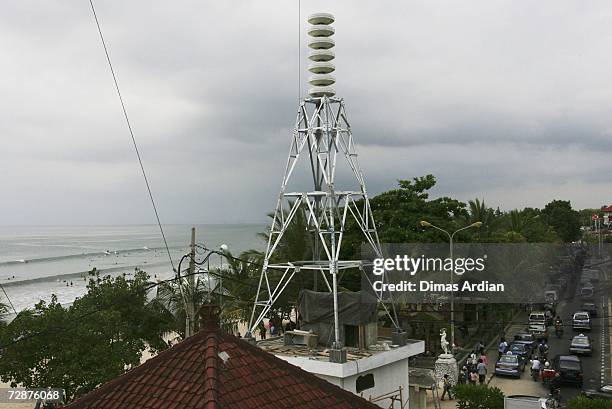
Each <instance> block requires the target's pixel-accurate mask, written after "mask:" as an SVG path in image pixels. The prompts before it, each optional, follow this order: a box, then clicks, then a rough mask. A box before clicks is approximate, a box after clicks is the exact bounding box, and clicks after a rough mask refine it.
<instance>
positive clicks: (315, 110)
mask: <svg viewBox="0 0 612 409" xmlns="http://www.w3.org/2000/svg"><path fill="white" fill-rule="evenodd" d="M334 21H335V19H334V16H333V15H331V14H328V13H317V14H312V15H311V16H309V17H308V22H309V23H310V26H309V29H308V35H309V37H310V39H309V41H308V46H309V47H310V49H311V50H310V53H309V56H308V58H309V60H310V61H311V63H310V64H309V66H308V71H310V72H311V74H312V75H311V76H310V78H309V80H308V82H309V83H310V85H311V87H310V89H309V91H308V94H309V97H306V98H304V99H303V100H301V101H300V106H299V108H298V113H297V119H296V122H295V128H294V129H293V135H292V137H291V139H290V140H291V147H290V150H289V156H288V158H287V165H286V167H285V173H284V176H283V179H282V183H281V187H280V193H279V196H278V200H277V202H276V208H275V211H274V217H273V220H272V225H271V226H270V233H269V235H268V244H267V247H266V253H265V257H264V262H263V267H262V271H261V276H260V277H259V285H258V289H257V294H256V295H255V303H254V305H253V311H252V313H251V319H250V320H249V329H248V332H247V333H246V335H245V337H246V338H249V339H251V340H253V334H254V333H255V330H256V329H257V326H258V325H259V324H260V323H261V322H262V320H263V319H264V318H265V317H266V316H267V315H268V314H269V313H270V311H271V309H272V306H273V305H274V303H275V302H276V301H277V300H278V298H279V297H280V296H281V294H282V293H283V291H284V290H285V289H286V288H287V286H288V285H289V282H290V281H291V280H292V279H293V277H294V276H295V275H296V274H305V273H307V272H310V273H313V272H314V273H315V274H317V275H318V274H320V275H321V276H322V278H323V282H324V284H325V287H326V290H327V291H328V292H329V293H331V294H332V295H333V306H334V342H333V346H332V349H331V350H330V361H332V362H346V349H345V348H343V339H342V338H341V332H340V322H339V312H338V310H339V308H338V274H339V272H342V271H344V270H351V269H353V270H354V269H358V270H360V271H363V267H364V262H363V261H362V260H341V259H340V254H341V251H340V249H341V246H342V240H343V237H344V232H345V226H346V222H347V219H353V221H354V222H355V224H356V225H357V226H359V228H360V230H361V232H362V233H363V239H364V242H365V243H367V244H368V245H369V248H370V250H372V253H373V254H374V255H376V257H382V251H381V247H380V243H379V240H378V233H377V231H376V224H375V223H374V216H373V214H372V209H371V207H370V201H369V199H368V194H367V191H366V187H365V180H364V177H363V173H362V171H361V167H360V166H359V162H358V160H357V152H356V150H355V143H354V141H353V134H352V132H351V127H350V125H349V122H348V119H347V114H346V110H345V105H344V100H343V99H341V98H338V97H336V96H335V95H336V90H335V89H334V87H333V85H334V84H335V82H336V79H335V77H334V76H333V75H332V73H333V72H334V71H335V69H336V67H335V66H334V64H333V63H332V62H331V61H332V60H334V58H335V54H334V51H333V48H334V47H335V42H334V40H333V38H331V37H332V36H333V35H334V33H335V30H334V28H333V27H332V26H331V24H332V23H334ZM300 161H302V162H304V161H307V163H308V165H307V166H308V167H309V168H310V172H308V173H309V174H310V175H311V177H312V181H313V186H311V187H310V188H309V189H308V190H305V191H290V190H289V189H290V188H291V187H292V186H293V185H292V182H293V179H295V177H294V172H295V171H297V169H298V167H296V165H297V164H298V162H300ZM340 167H345V168H347V169H348V170H349V171H350V174H352V176H353V184H352V185H353V186H355V189H353V190H351V189H350V188H348V189H347V188H346V186H343V187H344V188H343V189H341V188H339V187H338V186H336V170H337V169H338V168H340ZM300 171H301V170H300ZM286 209H289V210H288V211H287V210H286ZM298 212H300V213H302V214H303V215H304V220H306V221H307V223H308V225H307V230H308V232H309V233H310V234H311V235H312V240H313V242H314V250H313V257H312V260H307V261H301V260H288V261H286V262H280V263H279V262H274V261H273V260H275V258H276V257H275V256H276V254H275V252H276V250H277V248H279V243H281V242H282V241H283V239H284V235H285V232H286V231H287V228H288V227H289V226H290V225H291V223H292V221H293V219H294V217H295V215H296V214H298ZM270 272H274V273H270ZM278 277H280V279H278ZM366 278H367V276H366ZM275 279H276V282H274V281H275ZM383 279H384V277H383ZM375 295H376V297H377V299H378V302H379V304H381V305H382V306H383V308H384V309H385V311H386V312H387V315H389V318H390V321H391V322H392V323H393V325H394V326H395V328H396V329H397V330H398V331H400V332H401V329H400V328H399V326H398V320H397V314H396V313H395V308H394V306H393V303H391V306H392V308H393V313H394V314H393V316H392V315H391V313H390V312H389V310H388V309H387V306H386V305H385V303H384V302H383V300H382V293H380V294H378V293H376V294H375Z"/></svg>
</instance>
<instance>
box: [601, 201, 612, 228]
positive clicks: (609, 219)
mask: <svg viewBox="0 0 612 409" xmlns="http://www.w3.org/2000/svg"><path fill="white" fill-rule="evenodd" d="M601 211H602V212H603V224H604V225H606V226H610V225H612V206H607V207H602V208H601Z"/></svg>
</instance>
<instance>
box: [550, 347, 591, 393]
mask: <svg viewBox="0 0 612 409" xmlns="http://www.w3.org/2000/svg"><path fill="white" fill-rule="evenodd" d="M552 366H553V369H554V370H555V371H557V373H558V374H559V375H560V376H561V382H563V383H570V384H576V385H578V386H580V387H582V382H583V378H584V372H583V370H582V361H581V360H580V358H578V357H577V356H576V355H557V356H556V357H555V359H553V362H552Z"/></svg>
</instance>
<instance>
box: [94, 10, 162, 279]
mask: <svg viewBox="0 0 612 409" xmlns="http://www.w3.org/2000/svg"><path fill="white" fill-rule="evenodd" d="M89 4H90V5H91V11H92V13H93V17H94V19H95V20H96V27H98V33H99V34H100V40H101V41H102V47H104V54H106V60H107V61H108V67H109V68H110V72H111V74H112V75H113V81H114V83H115V89H116V90H117V95H118V96H119V102H121V108H122V109H123V116H124V117H125V123H126V124H127V127H128V130H129V131H130V136H131V137H132V143H133V144H134V150H135V151H136V156H137V157H138V163H139V164H140V170H141V171H142V176H143V178H144V181H145V184H146V185H147V191H148V192H149V198H150V199H151V204H152V205H153V211H154V212H155V218H156V219H157V225H158V226H159V231H160V232H161V235H162V238H163V240H164V245H165V246H166V252H167V253H168V258H169V259H170V265H171V266H172V270H174V262H173V261H172V256H171V255H170V248H169V247H168V242H167V241H166V235H165V234H164V229H163V227H162V224H161V221H160V219H159V213H158V212H157V206H155V200H154V199H153V193H152V192H151V186H150V185H149V180H148V179H147V173H146V172H145V168H144V165H143V164H142V158H141V157H140V151H139V150H138V145H137V144H136V138H135V137H134V132H133V131H132V125H131V124H130V119H129V117H128V114H127V110H126V109H125V104H124V102H123V97H122V96H121V91H120V90H119V83H118V82H117V76H116V75H115V70H114V69H113V64H112V63H111V59H110V55H109V53H108V48H107V47H106V41H104V36H103V35H102V29H101V28H100V22H99V21H98V16H97V14H96V9H95V7H94V4H93V0H89Z"/></svg>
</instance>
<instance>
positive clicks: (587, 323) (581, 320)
mask: <svg viewBox="0 0 612 409" xmlns="http://www.w3.org/2000/svg"><path fill="white" fill-rule="evenodd" d="M572 328H573V329H574V330H577V329H582V330H589V331H590V330H591V317H589V313H588V312H586V311H579V312H577V313H575V314H574V317H573V319H572Z"/></svg>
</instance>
